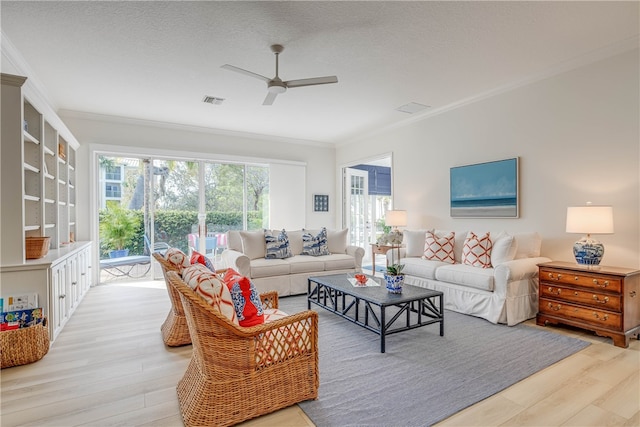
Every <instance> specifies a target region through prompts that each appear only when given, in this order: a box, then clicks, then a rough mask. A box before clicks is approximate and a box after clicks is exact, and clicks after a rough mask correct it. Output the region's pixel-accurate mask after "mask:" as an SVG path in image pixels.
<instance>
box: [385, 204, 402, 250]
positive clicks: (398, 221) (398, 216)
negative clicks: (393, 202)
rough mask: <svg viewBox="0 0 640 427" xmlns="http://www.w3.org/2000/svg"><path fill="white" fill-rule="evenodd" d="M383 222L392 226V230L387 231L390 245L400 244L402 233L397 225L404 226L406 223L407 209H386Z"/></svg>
mask: <svg viewBox="0 0 640 427" xmlns="http://www.w3.org/2000/svg"><path fill="white" fill-rule="evenodd" d="M384 223H385V225H388V226H389V227H393V231H391V233H389V243H391V244H392V245H399V244H401V243H402V233H401V232H400V230H398V227H404V226H406V225H407V211H402V210H393V211H387V212H386V213H385V216H384Z"/></svg>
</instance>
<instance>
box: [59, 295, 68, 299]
mask: <svg viewBox="0 0 640 427" xmlns="http://www.w3.org/2000/svg"><path fill="white" fill-rule="evenodd" d="M66 297H67V296H66V295H65V294H61V295H60V296H59V297H58V298H60V299H64V298H66Z"/></svg>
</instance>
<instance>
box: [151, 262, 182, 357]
mask: <svg viewBox="0 0 640 427" xmlns="http://www.w3.org/2000/svg"><path fill="white" fill-rule="evenodd" d="M153 257H154V258H155V259H156V261H158V262H159V263H160V266H162V274H163V275H164V281H165V283H166V285H167V291H168V292H169V299H170V300H171V310H169V314H167V318H166V319H165V321H164V323H163V324H162V326H161V327H160V331H162V340H163V341H164V343H165V344H166V345H168V346H169V347H178V346H181V345H187V344H191V336H190V335H189V327H188V326H187V319H186V318H185V317H184V310H183V309H182V302H181V301H180V295H179V294H178V293H177V292H176V291H175V289H173V287H172V286H170V285H169V281H168V280H167V273H168V272H169V271H175V272H178V269H177V267H176V266H174V265H173V264H171V263H170V262H168V261H167V260H166V259H164V257H163V256H162V255H161V254H160V253H158V252H153Z"/></svg>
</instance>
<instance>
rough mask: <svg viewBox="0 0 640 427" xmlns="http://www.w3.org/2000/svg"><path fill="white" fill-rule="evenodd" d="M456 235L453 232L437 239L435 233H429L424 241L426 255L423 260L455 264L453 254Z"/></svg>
mask: <svg viewBox="0 0 640 427" xmlns="http://www.w3.org/2000/svg"><path fill="white" fill-rule="evenodd" d="M455 238H456V233H454V232H453V231H452V232H450V233H449V234H446V235H444V236H442V237H437V236H436V235H435V234H433V232H431V231H427V232H426V234H425V240H424V255H423V256H422V258H424V259H429V260H432V261H442V262H448V263H449V264H455V262H456V259H455V256H454V253H453V246H454V243H455Z"/></svg>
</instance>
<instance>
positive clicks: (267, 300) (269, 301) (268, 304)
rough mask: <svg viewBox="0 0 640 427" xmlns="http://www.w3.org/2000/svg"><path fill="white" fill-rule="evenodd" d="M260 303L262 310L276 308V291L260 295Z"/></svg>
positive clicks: (277, 301) (277, 305)
mask: <svg viewBox="0 0 640 427" xmlns="http://www.w3.org/2000/svg"><path fill="white" fill-rule="evenodd" d="M260 301H261V302H262V306H263V307H264V308H276V309H277V308H278V307H279V300H278V292H277V291H268V292H263V293H261V294H260Z"/></svg>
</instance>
